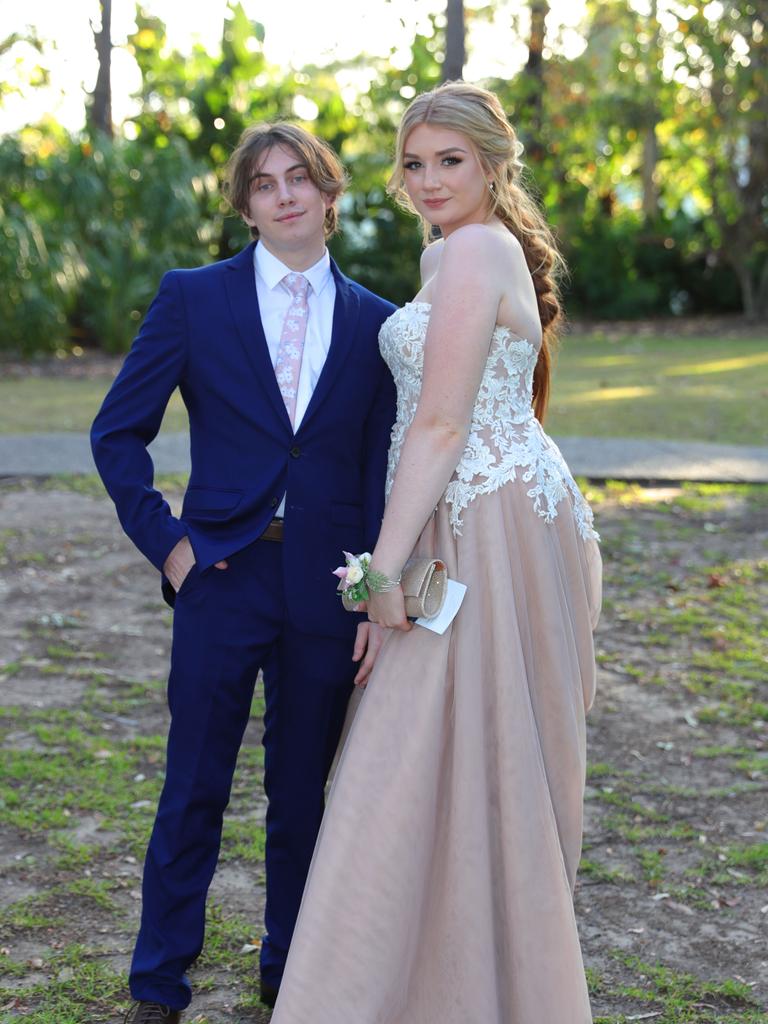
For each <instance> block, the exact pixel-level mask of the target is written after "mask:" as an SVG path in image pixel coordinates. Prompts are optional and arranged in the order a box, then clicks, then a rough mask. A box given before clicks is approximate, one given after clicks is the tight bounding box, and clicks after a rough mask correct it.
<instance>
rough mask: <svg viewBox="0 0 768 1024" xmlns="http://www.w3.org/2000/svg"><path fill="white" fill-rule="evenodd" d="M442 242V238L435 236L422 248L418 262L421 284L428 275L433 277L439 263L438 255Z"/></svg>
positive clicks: (441, 249) (425, 280)
mask: <svg viewBox="0 0 768 1024" xmlns="http://www.w3.org/2000/svg"><path fill="white" fill-rule="evenodd" d="M444 244H445V240H444V239H442V238H437V239H435V241H434V242H430V243H429V245H428V246H427V247H426V248H425V249H424V250H423V252H422V254H421V261H420V264H419V269H420V271H421V281H422V284H425V283H426V282H427V281H428V280H429V278H430V277H433V276H434V274H436V273H437V268H438V265H439V263H440V255H441V253H442V251H443V246H444Z"/></svg>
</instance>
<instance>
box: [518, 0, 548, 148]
mask: <svg viewBox="0 0 768 1024" xmlns="http://www.w3.org/2000/svg"><path fill="white" fill-rule="evenodd" d="M548 14H549V4H548V3H547V0H531V34H530V37H529V39H528V60H527V61H526V63H525V74H526V76H527V78H528V102H527V103H526V104H525V112H524V119H525V124H524V130H525V134H526V135H527V137H528V140H527V143H526V147H525V148H526V151H527V154H528V158H529V160H531V161H532V162H533V163H538V162H539V161H540V160H541V159H542V157H543V156H544V144H543V142H542V129H543V107H544V41H545V39H546V34H547V26H546V21H547V15H548ZM521 128H523V124H522V123H521Z"/></svg>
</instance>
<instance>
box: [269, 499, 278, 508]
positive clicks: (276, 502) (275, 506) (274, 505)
mask: <svg viewBox="0 0 768 1024" xmlns="http://www.w3.org/2000/svg"><path fill="white" fill-rule="evenodd" d="M269 504H270V506H271V507H272V508H277V506H278V505H279V504H280V502H279V501H278V500H277V498H273V499H272V501H270V503H269Z"/></svg>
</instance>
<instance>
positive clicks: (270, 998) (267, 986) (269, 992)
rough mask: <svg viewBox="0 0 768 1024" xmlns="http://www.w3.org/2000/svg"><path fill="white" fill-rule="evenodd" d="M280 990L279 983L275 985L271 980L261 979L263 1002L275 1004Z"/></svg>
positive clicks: (269, 1004)
mask: <svg viewBox="0 0 768 1024" xmlns="http://www.w3.org/2000/svg"><path fill="white" fill-rule="evenodd" d="M279 991H280V986H279V985H273V984H272V983H271V982H269V981H264V979H263V978H262V979H261V993H260V996H259V998H260V999H261V1001H262V1003H265V1004H266V1005H267V1006H274V1005H275V1003H276V1002H277V993H278V992H279Z"/></svg>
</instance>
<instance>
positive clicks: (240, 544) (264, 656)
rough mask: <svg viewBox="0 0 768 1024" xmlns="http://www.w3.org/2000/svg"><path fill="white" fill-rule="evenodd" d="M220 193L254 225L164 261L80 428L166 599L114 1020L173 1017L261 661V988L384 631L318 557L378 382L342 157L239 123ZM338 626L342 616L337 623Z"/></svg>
mask: <svg viewBox="0 0 768 1024" xmlns="http://www.w3.org/2000/svg"><path fill="white" fill-rule="evenodd" d="M228 169H229V188H230V199H231V202H232V204H233V206H234V207H235V209H236V210H237V211H238V212H239V213H240V214H241V216H242V217H243V219H244V220H245V222H246V224H248V225H249V226H250V228H251V233H252V235H253V237H254V239H255V242H253V243H252V244H251V245H249V246H248V247H247V248H246V249H244V250H243V251H242V252H241V253H239V254H238V255H237V256H235V257H233V258H232V259H229V260H225V261H223V262H221V263H216V264H213V265H211V266H206V267H201V268H199V269H196V270H175V271H171V272H170V273H168V274H166V275H165V277H164V278H163V281H162V284H161V286H160V290H159V292H158V295H157V297H156V298H155V300H154V302H153V303H152V306H151V307H150V310H149V312H148V313H147V317H146V319H145V321H144V324H143V326H142V328H141V330H140V332H139V334H138V337H137V338H136V340H135V342H134V344H133V347H132V348H131V351H130V353H129V354H128V356H127V358H126V360H125V363H124V365H123V368H122V370H121V371H120V373H119V375H118V377H117V378H116V380H115V382H114V384H113V386H112V388H111V390H110V392H109V394H108V395H107V397H106V399H105V401H104V404H103V406H102V408H101V411H100V412H99V414H98V416H97V417H96V420H95V422H94V425H93V429H92V446H93V453H94V459H95V461H96V465H97V467H98V469H99V472H100V474H101V476H102V479H103V480H104V483H105V485H106V488H107V490H108V491H109V494H110V495H111V497H112V498H113V500H114V502H115V505H116V507H117V513H118V516H119V518H120V522H121V523H122V525H123V528H124V529H125V531H126V533H127V534H128V536H129V537H130V538H131V539H132V540H133V541H134V543H135V544H136V545H137V547H138V548H139V549H140V550H141V551H142V552H143V553H144V554H145V555H146V557H147V558H148V559H149V560H150V561H151V562H152V563H153V565H155V566H156V567H157V568H158V569H159V570H161V571H162V573H163V590H164V593H165V595H166V598H167V599H168V600H169V603H174V602H175V611H174V622H173V646H172V653H171V672H170V678H169V683H168V700H169V705H170V710H171V726H170V733H169V737H168V753H167V770H166V780H165V785H164V788H163V792H162V795H161V797H160V804H159V807H158V811H157V817H156V819H155V825H154V830H153V832H152V838H151V840H150V843H149V848H148V851H147V857H146V862H145V866H144V883H143V906H142V918H141V928H140V931H139V936H138V939H137V943H136V949H135V952H134V956H133V963H132V966H131V977H130V986H131V993H132V995H133V997H134V999H135V1000H137V1002H136V1003H135V1004H134V1006H133V1007H132V1009H131V1010H130V1011H129V1014H128V1019H129V1020H130V1021H131V1022H132V1024H150V1022H152V1024H154V1022H156V1021H166V1022H176V1021H179V1020H180V1019H181V1013H180V1011H181V1010H182V1009H183V1008H184V1007H186V1006H187V1005H188V1003H189V1001H190V997H191V989H190V985H189V982H188V980H187V978H186V976H185V971H186V969H187V968H188V967H189V965H190V964H191V963H192V962H193V961H194V960H195V958H196V957H197V956H198V955H199V953H200V951H201V949H202V946H203V928H204V918H205V901H206V894H207V891H208V887H209V885H210V882H211V879H212V877H213V873H214V869H215V867H216V861H217V858H218V852H219V843H220V836H221V828H222V816H223V812H224V808H225V807H226V805H227V802H228V800H229V792H230V787H231V783H232V775H233V772H234V769H235V762H236V759H237V753H238V749H239V746H240V742H241V739H242V736H243V732H244V729H245V726H246V723H247V721H248V716H249V711H250V706H251V697H252V694H253V687H254V682H255V680H256V676H257V674H258V672H259V670H260V669H262V670H263V673H264V691H265V701H266V713H265V716H264V726H265V731H264V751H265V756H264V766H265V789H266V794H267V799H268V810H267V841H266V870H267V902H266V913H265V924H266V935H265V936H264V940H263V943H262V948H261V984H262V989H261V991H262V998H263V999H264V1001H265V1002H268V1003H274V999H275V997H276V995H277V989H278V987H279V984H280V978H281V976H282V971H283V967H284V964H285V958H286V956H287V952H288V945H289V943H290V939H291V934H292V931H293V927H294V924H295V920H296V916H297V913H298V909H299V903H300V900H301V894H302V890H303V887H304V882H305V879H306V874H307V870H308V868H309V863H310V859H311V856H312V851H313V848H314V843H315V838H316V835H317V831H318V828H319V825H320V819H321V816H322V812H323V788H324V785H325V782H326V777H327V774H328V770H329V767H330V764H331V760H332V758H333V754H334V750H335V747H336V745H337V742H338V739H339V734H340V731H341V726H342V723H343V719H344V714H345V710H346V705H347V701H348V698H349V694H350V692H351V689H352V683H353V677H355V666H354V663H353V660H352V657H353V641H354V657H355V660H357V661H358V662H360V665H359V668H358V671H357V676H356V677H355V681H357V682H362V681H363V680H364V679H365V678H366V676H367V674H368V673H369V672H370V668H371V666H372V663H373V659H374V657H375V654H376V650H377V649H378V646H379V645H380V642H381V634H380V632H378V627H373V626H371V625H369V624H368V623H367V622H364V621H362V617H361V616H352V615H349V614H348V613H346V612H345V611H344V610H343V608H342V605H341V602H340V601H339V599H338V597H337V595H336V593H335V580H334V577H333V576H332V570H333V569H334V567H335V566H336V565H338V564H339V561H340V558H341V552H342V549H346V550H347V551H353V552H359V551H363V550H372V549H373V545H374V542H375V540H376V536H377V534H378V531H379V526H380V522H381V517H382V512H383V503H384V478H385V469H386V456H387V449H388V445H389V433H390V428H391V425H392V422H393V420H394V415H395V406H394V386H393V383H392V380H391V378H390V376H389V372H388V370H387V368H386V366H385V364H384V362H383V361H382V359H381V356H380V355H379V351H378V332H379V327H380V326H381V323H382V322H383V320H384V319H386V317H387V316H388V315H389V314H390V313H391V312H392V310H393V309H394V307H393V306H392V305H391V304H390V303H388V302H385V301H384V300H383V299H381V298H379V297H378V296H376V295H373V294H371V293H370V292H368V291H366V290H365V289H364V288H362V287H360V286H359V285H357V284H356V283H354V282H353V281H350V280H349V279H347V278H346V277H344V276H343V275H342V274H341V272H340V271H339V269H338V267H337V266H336V264H335V263H334V262H333V261H332V260H331V259H330V257H329V255H328V252H327V250H326V247H325V241H326V238H327V237H328V236H329V235H331V234H332V233H333V231H334V230H335V228H336V222H337V210H336V202H337V199H338V197H339V195H340V194H341V192H342V190H343V187H344V184H345V175H344V171H343V169H342V167H341V165H340V163H339V161H338V159H337V158H336V156H335V154H334V153H333V152H332V151H331V150H330V148H329V147H328V146H326V145H325V144H324V143H323V142H321V141H320V140H318V139H316V138H314V137H313V136H311V135H309V134H308V133H307V132H306V131H304V130H303V129H301V128H299V127H298V126H296V125H291V124H288V123H280V124H275V125H260V126H258V127H256V128H252V129H249V130H248V131H246V132H245V133H244V135H243V137H242V139H241V140H240V144H239V145H238V147H237V149H236V151H235V153H234V154H233V156H232V159H231V161H230V164H229V168H228ZM177 386H178V387H179V388H180V390H181V394H182V397H183V399H184V402H185V403H186V406H187V410H188V413H189V423H190V443H191V454H192V473H191V476H190V480H189V486H188V488H187V492H186V495H185V498H184V505H183V509H182V513H181V518H180V519H176V518H174V517H173V516H172V515H171V512H170V509H169V507H168V505H167V503H166V502H165V501H164V500H163V497H162V495H161V494H160V493H159V492H158V491H157V490H156V489H155V488H154V486H153V467H152V462H151V460H150V457H149V455H148V454H147V451H146V447H147V445H148V444H149V443H150V442H151V441H152V440H153V438H154V437H155V435H156V434H157V431H158V429H159V427H160V423H161V420H162V417H163V412H164V410H165V407H166V404H167V402H168V399H169V397H170V395H171V393H172V392H173V390H174V389H175V388H176V387H177ZM355 630H357V635H356V637H355Z"/></svg>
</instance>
